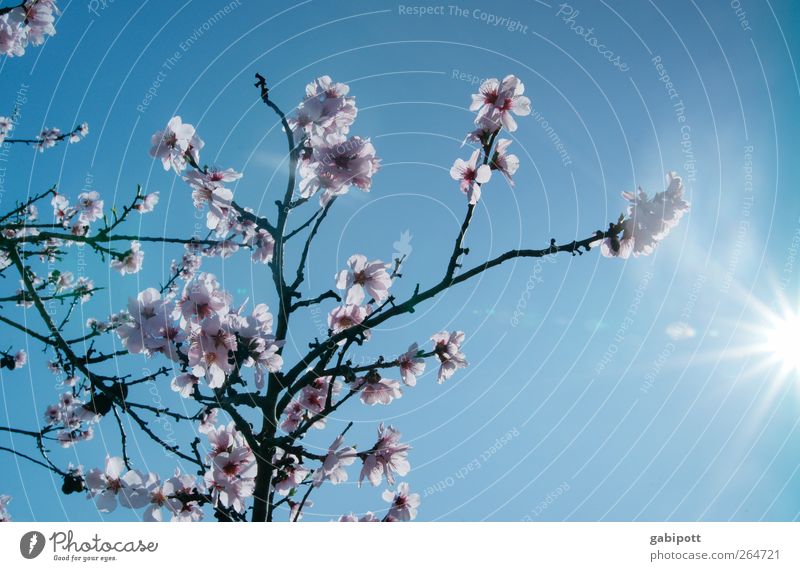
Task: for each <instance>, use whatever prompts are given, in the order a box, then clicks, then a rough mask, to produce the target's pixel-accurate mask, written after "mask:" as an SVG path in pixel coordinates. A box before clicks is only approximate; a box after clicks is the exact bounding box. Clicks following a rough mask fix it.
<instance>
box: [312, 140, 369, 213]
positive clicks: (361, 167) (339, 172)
mask: <svg viewBox="0 0 800 571" xmlns="http://www.w3.org/2000/svg"><path fill="white" fill-rule="evenodd" d="M310 145H311V156H310V158H309V159H308V160H307V161H304V162H303V163H301V165H300V176H301V180H300V196H301V197H303V198H310V197H312V196H313V195H315V194H316V193H317V192H320V191H321V192H322V194H321V195H320V204H321V205H322V206H325V205H327V204H328V202H330V200H331V199H332V198H334V197H336V196H340V195H343V194H346V193H347V191H348V190H349V189H350V187H351V186H354V187H356V188H358V189H359V190H363V191H364V192H369V189H370V187H371V185H372V176H373V175H374V174H375V173H376V172H377V171H378V169H379V168H380V159H378V158H377V157H376V156H375V147H373V146H372V143H371V142H370V141H369V139H362V138H360V137H350V138H349V139H348V138H346V137H345V136H344V135H341V134H330V135H326V136H325V137H320V136H313V137H312V138H311V141H310Z"/></svg>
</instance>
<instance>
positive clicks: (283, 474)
mask: <svg viewBox="0 0 800 571" xmlns="http://www.w3.org/2000/svg"><path fill="white" fill-rule="evenodd" d="M272 463H273V464H275V465H276V466H279V469H278V474H277V476H276V477H275V480H274V481H273V483H272V485H273V487H274V489H275V491H276V492H277V493H279V494H280V495H282V496H287V495H289V493H290V492H291V491H292V490H293V489H295V488H296V487H297V486H299V485H300V484H301V483H302V482H303V481H304V480H305V479H306V476H308V474H309V472H310V470H309V469H308V468H306V467H305V466H303V465H302V464H301V463H300V460H299V459H298V458H297V456H295V455H294V454H286V453H285V452H284V451H283V450H281V449H278V451H277V452H276V454H275V457H274V458H273V460H272Z"/></svg>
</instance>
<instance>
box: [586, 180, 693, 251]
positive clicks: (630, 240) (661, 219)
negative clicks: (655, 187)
mask: <svg viewBox="0 0 800 571" xmlns="http://www.w3.org/2000/svg"><path fill="white" fill-rule="evenodd" d="M622 197H623V198H624V199H625V200H627V201H628V203H629V205H628V217H627V218H624V219H623V220H622V221H621V222H620V224H621V226H622V237H620V238H618V237H617V236H611V237H609V238H605V239H604V240H602V242H601V243H600V251H601V252H602V254H603V255H604V256H606V257H618V258H628V257H630V256H631V254H633V255H634V256H647V255H650V254H651V253H652V252H653V250H654V249H655V247H656V246H657V245H658V243H659V242H660V241H661V240H663V239H664V238H666V237H667V235H668V234H669V233H670V230H672V229H673V228H674V227H675V226H677V225H678V222H679V221H680V219H681V218H682V217H683V215H684V214H686V213H687V212H688V211H689V203H688V202H686V200H684V198H683V181H682V180H681V178H680V177H679V176H678V175H677V174H676V173H674V172H669V173H667V189H666V190H665V191H664V192H659V193H657V194H656V195H655V196H653V197H652V198H650V197H648V196H647V193H646V192H644V191H643V190H642V189H641V188H640V189H639V190H638V192H635V193H634V192H623V193H622Z"/></svg>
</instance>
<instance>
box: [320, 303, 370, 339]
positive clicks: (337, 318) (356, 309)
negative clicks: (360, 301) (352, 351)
mask: <svg viewBox="0 0 800 571" xmlns="http://www.w3.org/2000/svg"><path fill="white" fill-rule="evenodd" d="M367 315H368V311H367V308H366V307H362V306H360V305H342V306H339V307H336V308H334V309H332V310H331V312H330V314H329V315H328V327H330V329H331V331H333V332H334V333H339V332H340V331H344V330H345V329H350V328H351V327H355V326H356V325H360V324H361V323H362V322H363V321H364V320H365V319H366V318H367Z"/></svg>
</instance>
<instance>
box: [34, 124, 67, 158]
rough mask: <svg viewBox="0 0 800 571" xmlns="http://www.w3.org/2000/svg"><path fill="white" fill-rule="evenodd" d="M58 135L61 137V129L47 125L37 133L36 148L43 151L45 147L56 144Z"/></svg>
mask: <svg viewBox="0 0 800 571" xmlns="http://www.w3.org/2000/svg"><path fill="white" fill-rule="evenodd" d="M59 137H61V129H55V128H53V129H48V128H47V127H45V128H44V130H43V131H42V132H41V133H39V142H38V143H36V148H37V149H38V150H39V152H44V150H45V149H50V148H52V147H55V146H56V143H57V142H58V139H59Z"/></svg>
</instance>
